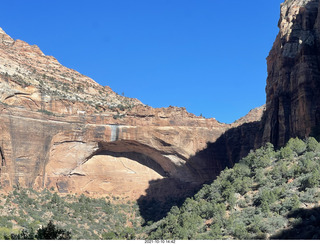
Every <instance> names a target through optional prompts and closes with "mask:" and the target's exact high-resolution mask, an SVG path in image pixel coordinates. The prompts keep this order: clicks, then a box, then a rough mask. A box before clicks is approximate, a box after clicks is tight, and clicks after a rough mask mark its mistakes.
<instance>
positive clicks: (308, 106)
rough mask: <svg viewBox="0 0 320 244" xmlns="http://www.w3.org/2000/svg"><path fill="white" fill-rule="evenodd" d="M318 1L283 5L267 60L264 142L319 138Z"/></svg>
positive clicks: (296, 0)
mask: <svg viewBox="0 0 320 244" xmlns="http://www.w3.org/2000/svg"><path fill="white" fill-rule="evenodd" d="M319 9H320V8H319V1H318V0H287V1H285V2H284V3H283V4H282V5H281V16H280V20H279V29H280V30H279V34H278V36H277V38H276V40H275V42H274V44H273V47H272V49H271V51H270V54H269V56H268V58H267V64H268V78H267V86H266V94H267V102H266V114H265V119H264V121H263V125H262V128H263V129H262V130H263V134H262V141H263V142H268V141H269V142H272V143H273V144H274V145H275V146H276V147H279V146H283V145H284V144H285V143H286V142H287V141H288V140H289V138H290V137H296V136H298V137H300V138H304V137H306V136H309V135H314V136H316V135H317V134H318V133H319V132H320V131H319V125H320V100H319V99H320V83H319V80H320V63H319V58H320V46H319V44H320V36H319V35H320V22H319V21H320V20H319V18H320V15H318V11H319Z"/></svg>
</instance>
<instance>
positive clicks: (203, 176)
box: [0, 29, 262, 199]
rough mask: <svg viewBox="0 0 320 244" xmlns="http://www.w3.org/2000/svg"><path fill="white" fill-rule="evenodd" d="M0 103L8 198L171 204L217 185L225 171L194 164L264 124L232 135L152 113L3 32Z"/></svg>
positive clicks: (178, 113)
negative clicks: (60, 196) (54, 196)
mask: <svg viewBox="0 0 320 244" xmlns="http://www.w3.org/2000/svg"><path fill="white" fill-rule="evenodd" d="M0 102H1V103H0V111H1V112H0V160H1V166H0V183H1V186H2V188H4V189H11V188H12V187H13V186H15V185H19V186H22V187H33V188H37V189H42V188H53V189H55V190H57V191H58V192H60V193H87V194H90V195H99V196H101V195H104V194H105V195H115V196H128V197H130V198H133V199H137V198H139V197H140V196H141V195H144V194H146V191H149V193H150V192H151V191H153V192H155V194H157V195H175V194H179V192H181V191H184V190H185V189H186V188H188V187H190V188H193V187H194V186H196V185H199V184H202V183H203V182H206V181H210V180H212V179H213V178H214V177H215V175H216V173H217V172H219V171H220V170H221V169H222V168H224V166H223V165H217V166H215V165H212V164H211V162H209V163H208V164H207V162H206V163H203V162H200V163H198V164H194V163H192V162H189V161H188V159H189V158H190V157H192V156H194V155H195V154H197V152H199V151H200V150H203V149H204V148H206V146H207V143H210V142H211V143H212V142H214V141H215V140H216V139H217V138H218V137H219V136H220V135H221V134H222V133H223V132H225V131H226V130H228V129H230V128H232V127H233V126H238V125H239V124H242V123H244V122H248V121H254V120H256V119H257V118H259V117H261V114H262V113H261V112H260V111H262V110H257V111H253V112H251V113H250V114H249V115H248V116H247V117H246V118H244V119H242V120H241V121H237V123H235V124H234V125H227V124H222V123H219V122H218V121H216V120H215V119H204V118H202V117H198V116H195V115H193V114H190V113H188V112H187V111H186V110H185V109H184V108H176V107H168V108H161V109H155V108H151V107H148V106H145V105H143V104H142V103H141V102H140V101H138V100H137V99H131V98H126V97H123V96H119V95H118V94H116V93H114V92H113V91H112V90H111V89H110V88H108V87H102V86H100V85H99V84H97V83H96V82H94V81H93V80H92V79H90V78H88V77H86V76H84V75H81V74H79V73H78V72H76V71H74V70H71V69H68V68H66V67H64V66H62V65H61V64H60V63H59V62H58V61H57V60H56V59H55V58H53V57H50V56H46V55H44V54H43V53H42V52H41V51H40V49H39V48H38V47H37V46H30V45H29V44H27V43H25V42H23V41H20V40H13V39H12V38H11V37H9V36H8V35H7V34H6V33H5V32H4V31H3V30H2V29H0ZM159 182H166V187H162V183H160V184H159ZM150 184H153V186H155V187H153V188H152V189H154V190H151V188H150ZM160 186H161V187H160ZM160 188H161V189H160Z"/></svg>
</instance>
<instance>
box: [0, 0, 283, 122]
mask: <svg viewBox="0 0 320 244" xmlns="http://www.w3.org/2000/svg"><path fill="white" fill-rule="evenodd" d="M281 2H283V1H282V0H255V1H253V0H245V1H239V0H229V1H225V0H219V1H218V0H86V1H84V0H50V1H49V0H47V1H44V0H29V1H26V0H10V1H2V3H1V15H0V27H2V28H3V29H4V31H5V32H6V33H7V34H9V35H10V36H11V37H12V38H14V39H21V40H24V41H26V42H28V43H29V44H36V45H38V46H39V47H40V49H41V50H42V51H43V52H44V53H45V54H46V55H52V56H54V57H55V58H57V59H58V61H59V62H60V63H61V64H63V65H65V66H67V67H69V68H73V69H75V70H77V71H79V72H80V73H82V74H84V75H87V76H89V77H91V78H93V79H94V80H95V81H96V82H98V83H100V84H101V85H108V86H110V87H111V88H112V89H113V90H114V91H116V92H118V93H119V94H122V93H124V95H125V96H128V97H133V98H138V99H139V100H141V101H142V102H143V103H144V104H147V105H150V106H153V107H167V106H169V105H172V106H179V107H186V109H187V110H188V111H189V112H191V113H194V114H196V115H200V114H202V115H203V116H205V117H206V118H210V117H214V118H216V119H217V120H219V121H221V122H225V123H231V122H233V121H234V120H236V119H238V118H240V117H241V116H244V115H245V114H246V113H247V112H248V111H249V110H250V109H252V108H255V107H258V106H261V105H263V104H264V103H265V83H266V77H267V71H266V70H267V67H266V57H267V55H268V53H269V51H270V49H271V47H272V44H273V41H274V39H275V37H276V34H277V33H278V27H277V23H278V20H279V16H280V3H281Z"/></svg>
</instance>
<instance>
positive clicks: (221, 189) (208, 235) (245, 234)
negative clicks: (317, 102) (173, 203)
mask: <svg viewBox="0 0 320 244" xmlns="http://www.w3.org/2000/svg"><path fill="white" fill-rule="evenodd" d="M319 183H320V145H319V143H318V142H317V141H316V140H315V139H314V138H309V139H307V140H306V141H302V140H299V139H291V140H290V141H289V142H288V144H287V145H286V146H285V147H284V148H282V149H280V150H278V151H275V150H274V148H273V146H272V145H271V144H267V145H266V146H265V147H262V148H260V149H258V150H256V151H255V152H251V153H250V154H249V155H248V156H247V157H245V158H243V159H242V160H241V161H240V162H239V163H238V164H236V165H235V166H234V167H233V168H232V169H226V170H224V171H222V172H221V174H220V176H219V177H218V178H217V179H216V180H215V181H214V182H213V183H212V184H211V185H205V186H204V187H203V188H202V189H201V190H200V191H199V192H198V193H197V194H196V195H195V196H194V197H192V198H188V199H187V200H186V201H185V202H184V204H183V205H182V206H181V207H180V208H177V207H173V208H172V209H171V211H170V212H169V214H168V215H167V217H166V218H164V219H162V220H160V221H159V222H157V223H155V224H153V226H150V227H149V230H148V231H149V233H148V234H149V238H150V239H273V238H274V239H282V238H284V239H290V238H292V239H299V238H304V239H312V238H315V239H319V238H320V229H319V226H318V225H319V224H318V221H319V217H320V211H319V209H318V208H317V207H318V205H319V201H320V189H319ZM302 227H304V228H302Z"/></svg>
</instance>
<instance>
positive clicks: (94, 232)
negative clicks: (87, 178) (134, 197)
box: [0, 189, 142, 240]
mask: <svg viewBox="0 0 320 244" xmlns="http://www.w3.org/2000/svg"><path fill="white" fill-rule="evenodd" d="M110 200H112V201H118V202H120V200H121V202H124V200H123V199H119V200H117V199H106V198H100V199H93V198H89V197H86V196H84V195H80V196H76V195H66V196H59V195H58V194H57V193H54V192H51V191H49V190H43V191H42V192H37V191H35V190H33V189H15V190H14V191H12V192H11V193H10V194H8V195H4V194H2V195H1V201H0V239H24V238H23V237H26V236H27V237H29V234H30V233H35V234H36V231H37V230H39V228H41V227H42V226H46V225H47V224H48V223H50V221H51V223H52V224H54V226H56V228H57V229H62V230H64V231H65V232H70V237H72V239H86V240H90V239H133V238H139V233H141V227H140V226H141V225H142V224H141V221H142V219H141V217H140V215H139V211H138V205H137V204H135V203H131V202H130V201H127V202H126V203H119V204H115V203H111V201H110ZM49 227H50V226H49ZM12 234H14V235H12ZM34 237H36V236H35V235H34ZM25 239H28V238H25Z"/></svg>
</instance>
